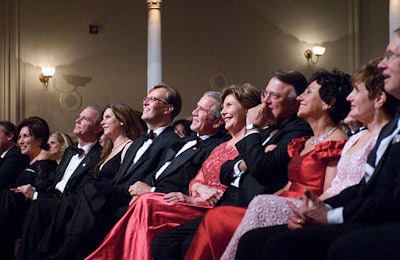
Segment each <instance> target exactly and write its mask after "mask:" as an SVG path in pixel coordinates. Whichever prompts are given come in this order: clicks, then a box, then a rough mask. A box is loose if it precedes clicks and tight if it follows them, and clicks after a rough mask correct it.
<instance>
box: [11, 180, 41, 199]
mask: <svg viewBox="0 0 400 260" xmlns="http://www.w3.org/2000/svg"><path fill="white" fill-rule="evenodd" d="M10 190H11V191H13V192H15V193H22V194H23V195H24V196H25V198H26V199H27V200H33V195H34V194H35V192H36V189H35V187H33V186H32V185H30V184H26V185H22V186H19V187H17V188H11V189H10Z"/></svg>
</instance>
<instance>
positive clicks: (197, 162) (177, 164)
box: [144, 133, 230, 195]
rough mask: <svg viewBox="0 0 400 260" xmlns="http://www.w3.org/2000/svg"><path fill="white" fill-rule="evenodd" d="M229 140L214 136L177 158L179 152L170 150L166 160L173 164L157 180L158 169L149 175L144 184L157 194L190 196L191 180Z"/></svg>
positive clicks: (224, 137)
mask: <svg viewBox="0 0 400 260" xmlns="http://www.w3.org/2000/svg"><path fill="white" fill-rule="evenodd" d="M229 138H230V137H229V136H227V135H226V134H224V133H217V134H214V135H213V136H210V137H209V138H207V139H206V140H204V141H201V142H200V143H198V144H197V145H195V146H193V147H191V148H189V149H187V150H185V151H184V152H183V153H181V154H180V155H178V156H177V157H175V154H176V153H177V152H178V151H179V150H175V149H168V150H167V152H166V154H165V156H164V158H165V161H170V162H171V163H170V164H169V165H168V167H167V168H166V169H165V170H164V171H163V172H162V174H161V175H160V176H159V177H158V178H157V179H156V178H155V174H156V173H157V170H158V169H157V170H156V171H154V172H153V173H152V174H150V175H148V176H147V177H146V178H145V179H144V182H145V183H147V184H148V185H149V186H152V187H155V191H156V192H163V193H168V192H173V191H174V192H182V193H185V194H187V195H188V186H189V182H190V180H191V179H193V178H194V177H195V176H196V174H197V172H198V171H199V170H200V168H201V166H202V164H203V162H204V161H205V160H206V159H207V157H208V156H209V155H210V153H211V151H212V150H214V148H215V147H216V146H218V145H219V144H221V143H222V142H225V141H226V140H227V139H229ZM181 147H183V145H181ZM181 147H180V148H181ZM161 166H162V165H161Z"/></svg>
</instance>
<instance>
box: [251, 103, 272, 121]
mask: <svg viewBox="0 0 400 260" xmlns="http://www.w3.org/2000/svg"><path fill="white" fill-rule="evenodd" d="M268 115H269V108H268V106H267V104H265V103H261V104H260V105H258V106H255V107H253V108H250V109H249V110H247V116H246V124H255V125H259V126H260V127H264V126H265V125H266V124H267V123H268Z"/></svg>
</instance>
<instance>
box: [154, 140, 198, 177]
mask: <svg viewBox="0 0 400 260" xmlns="http://www.w3.org/2000/svg"><path fill="white" fill-rule="evenodd" d="M199 151H200V149H198V148H196V147H190V148H189V149H188V150H186V151H185V152H183V153H182V154H180V155H179V156H178V157H176V158H174V159H173V160H172V161H171V164H170V165H168V167H167V169H165V171H164V172H163V173H162V174H161V175H160V176H159V177H158V179H157V181H159V180H160V179H162V178H165V177H166V176H168V175H169V174H171V173H172V172H174V171H175V170H177V169H179V168H180V167H181V166H182V165H183V164H185V163H186V162H187V161H188V160H189V159H190V158H192V157H193V156H194V155H195V154H197V153H198V152H199Z"/></svg>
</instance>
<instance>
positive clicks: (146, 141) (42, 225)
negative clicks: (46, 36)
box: [0, 29, 400, 259]
mask: <svg viewBox="0 0 400 260" xmlns="http://www.w3.org/2000/svg"><path fill="white" fill-rule="evenodd" d="M399 99H400V29H397V30H396V31H395V34H394V37H393V39H392V40H391V42H390V43H389V45H388V47H387V50H386V53H385V55H384V56H383V57H382V58H377V59H373V60H371V61H370V62H368V63H367V64H365V65H363V66H361V67H360V68H359V69H358V70H357V71H356V72H354V73H353V74H352V75H349V74H346V73H344V72H342V71H340V70H337V69H334V70H332V71H327V70H320V71H317V72H315V73H314V74H313V75H312V76H311V77H310V79H309V80H307V79H306V78H305V77H304V76H303V75H302V74H301V73H300V72H298V71H294V70H278V71H275V72H273V73H272V75H271V78H270V80H269V82H268V83H267V85H266V86H265V88H264V89H262V90H261V91H260V89H258V88H256V87H254V86H252V85H250V84H243V85H231V86H229V87H226V88H224V89H223V90H222V91H221V92H216V91H207V92H205V93H204V94H203V96H202V97H200V99H199V100H198V102H197V104H196V106H195V108H194V110H193V112H192V115H191V118H190V121H189V120H186V119H184V120H175V121H174V119H175V118H176V117H177V116H178V115H179V113H180V110H181V106H182V99H181V96H180V94H179V92H178V91H177V90H176V89H174V88H172V87H170V86H168V85H164V84H160V85H156V86H154V87H153V88H151V89H150V91H149V92H148V93H147V96H146V97H145V98H144V99H143V109H142V111H141V112H140V113H139V112H138V111H135V110H133V109H132V108H131V107H130V106H128V105H125V104H121V103H109V104H108V105H106V106H105V108H100V107H98V106H95V105H89V106H87V107H85V108H84V109H83V110H82V111H81V112H80V114H79V116H78V118H77V119H76V120H75V126H74V128H73V136H74V138H75V139H74V140H75V142H73V141H72V140H73V138H71V137H69V136H68V135H66V134H62V133H59V132H54V133H53V134H50V128H49V125H48V123H47V122H46V121H45V120H44V119H43V118H39V117H29V118H26V119H24V120H22V121H21V122H20V123H19V124H18V125H17V126H15V125H14V124H13V123H11V122H9V121H0V188H1V190H0V243H1V245H2V250H1V258H2V259H295V258H298V257H300V258H302V259H303V258H304V259H305V258H309V259H396V258H400V252H398V250H397V248H398V247H399V246H400V245H399V242H398V241H400V240H399V239H397V238H400V223H399V220H400V209H399V207H398V205H400V203H399V199H400V187H399V183H400V176H399V174H400V173H399V171H398V170H399V169H400V167H399V161H398V154H399V152H400V151H398V150H399V148H400V146H399V145H398V143H399V141H400V137H399V136H400V133H399V131H400V123H399V122H400V121H399V116H398V113H397V109H398V106H399V104H400V103H399V102H400V101H399ZM344 125H347V126H348V128H347V129H349V131H348V132H347V130H345V129H346V128H344Z"/></svg>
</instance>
